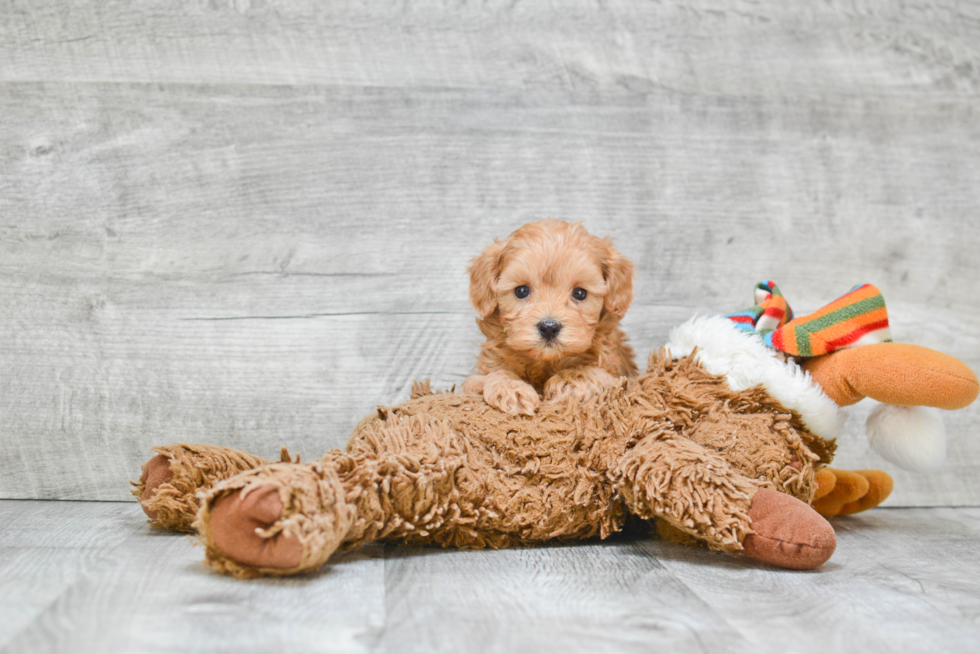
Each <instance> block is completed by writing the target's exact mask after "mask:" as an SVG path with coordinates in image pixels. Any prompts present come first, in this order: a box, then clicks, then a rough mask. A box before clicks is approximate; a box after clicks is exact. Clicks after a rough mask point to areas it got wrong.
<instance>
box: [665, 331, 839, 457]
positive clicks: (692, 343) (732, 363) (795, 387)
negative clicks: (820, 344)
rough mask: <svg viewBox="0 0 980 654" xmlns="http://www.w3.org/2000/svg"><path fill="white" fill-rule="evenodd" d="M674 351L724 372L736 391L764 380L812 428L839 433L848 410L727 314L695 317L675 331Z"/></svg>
mask: <svg viewBox="0 0 980 654" xmlns="http://www.w3.org/2000/svg"><path fill="white" fill-rule="evenodd" d="M666 347H667V349H668V350H670V353H671V356H672V357H674V358H679V357H683V356H687V355H688V354H690V353H691V352H693V351H694V348H695V347H696V348H697V349H698V353H697V356H696V357H695V359H696V360H697V362H698V363H700V364H701V365H702V366H703V367H704V369H705V370H707V371H708V372H710V373H712V374H714V375H724V376H725V377H727V378H728V385H729V386H730V387H731V389H732V390H734V391H743V390H745V389H747V388H752V387H753V386H758V385H760V384H761V385H762V387H763V388H765V389H766V391H768V392H769V394H770V395H772V396H773V397H774V398H776V399H777V400H779V402H780V403H781V404H782V405H783V406H785V407H786V408H788V409H792V410H794V411H796V412H797V413H799V414H800V416H801V417H802V418H803V422H804V423H805V424H806V426H807V429H809V430H810V431H811V432H813V433H814V434H816V435H817V436H821V437H823V438H836V437H837V436H838V435H839V434H840V432H841V429H842V428H843V426H844V421H845V420H846V417H847V416H846V414H845V413H844V412H843V411H842V410H841V409H840V407H838V406H837V404H836V403H835V402H834V401H833V400H831V399H830V398H829V397H828V396H827V395H826V393H824V392H823V389H821V388H820V385H819V384H817V383H816V382H815V381H813V379H811V378H810V375H809V374H808V373H807V372H805V371H804V370H803V369H802V368H800V367H799V366H798V365H796V364H795V363H787V362H785V361H783V360H782V359H780V358H779V357H777V356H776V354H775V352H774V351H773V350H772V349H770V348H768V347H766V346H765V345H764V344H763V343H762V341H761V340H759V338H758V337H756V336H754V335H752V334H751V333H749V332H744V331H742V330H740V329H738V328H737V327H735V326H734V325H733V324H732V322H731V321H730V320H728V319H727V318H723V317H721V316H707V317H695V318H692V319H691V320H688V321H687V322H685V323H684V324H683V325H679V326H678V327H675V328H674V329H672V330H671V332H670V342H668V343H667V345H666Z"/></svg>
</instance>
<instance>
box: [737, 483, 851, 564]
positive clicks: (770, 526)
mask: <svg viewBox="0 0 980 654" xmlns="http://www.w3.org/2000/svg"><path fill="white" fill-rule="evenodd" d="M749 518H750V519H751V525H750V526H751V527H752V529H753V530H754V531H755V533H754V534H749V535H748V536H746V537H745V540H744V541H742V547H743V548H744V549H743V552H744V553H745V555H746V556H750V557H752V558H753V559H758V560H759V561H763V562H765V563H770V564H772V565H776V566H779V567H781V568H791V569H793V570H812V569H813V568H816V567H818V566H820V565H823V564H824V563H826V562H827V560H828V559H830V557H831V556H832V555H833V553H834V550H835V549H836V548H837V536H836V535H835V534H834V528H833V527H831V526H830V523H829V522H827V521H826V520H824V519H823V518H822V517H820V515H819V514H818V513H817V512H816V511H814V510H813V508H811V507H810V506H809V505H808V504H806V503H805V502H802V501H800V500H798V499H796V498H795V497H793V496H791V495H786V494H785V493H780V492H779V491H775V490H772V489H770V488H762V489H759V490H758V491H757V492H756V494H755V495H753V496H752V505H751V506H750V507H749Z"/></svg>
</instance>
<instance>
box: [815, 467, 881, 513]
mask: <svg viewBox="0 0 980 654" xmlns="http://www.w3.org/2000/svg"><path fill="white" fill-rule="evenodd" d="M893 486H894V482H893V481H892V478H891V475H889V474H888V473H887V472H883V471H881V470H854V471H851V470H838V469H836V468H823V469H822V470H820V471H819V472H818V473H817V492H816V494H815V495H814V498H813V508H814V509H816V511H817V513H819V514H820V515H822V516H824V517H825V518H830V517H833V516H838V515H850V514H852V513H858V512H860V511H867V510H868V509H873V508H874V507H876V506H878V505H879V504H881V503H882V502H884V501H885V500H886V499H887V498H888V496H889V495H890V494H891V492H892V488H893Z"/></svg>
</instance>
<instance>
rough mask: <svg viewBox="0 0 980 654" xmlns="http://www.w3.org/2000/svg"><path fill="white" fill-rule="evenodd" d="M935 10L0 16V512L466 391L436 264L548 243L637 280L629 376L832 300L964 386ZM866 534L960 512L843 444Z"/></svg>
mask: <svg viewBox="0 0 980 654" xmlns="http://www.w3.org/2000/svg"><path fill="white" fill-rule="evenodd" d="M978 6H980V5H977V4H976V3H959V2H952V1H949V2H935V3H931V4H930V5H929V7H928V8H924V7H918V6H902V5H897V4H895V3H889V2H885V1H883V0H882V1H880V2H879V1H875V2H869V3H847V2H831V3H824V4H821V5H820V6H819V7H816V6H815V7H810V8H808V9H807V10H806V11H800V10H798V9H797V8H795V7H789V6H787V5H785V4H784V3H779V2H776V1H775V0H766V1H763V2H752V3H750V2H737V3H727V2H726V3H722V2H708V1H706V0H700V1H698V2H693V3H673V2H661V3H645V4H638V3H621V2H614V3H601V4H592V3H587V2H579V3H571V4H564V3H563V4H562V6H561V7H558V6H551V5H546V4H545V3H535V2H532V3H525V4H519V5H511V4H506V5H505V4H497V3H472V4H471V3H464V4H463V5H462V6H459V7H457V6H455V5H454V6H453V7H452V8H449V7H447V6H443V5H442V4H441V3H433V4H431V5H427V6H425V7H415V8H413V9H409V8H408V7H407V6H403V5H401V4H396V3H385V2H381V3H370V8H364V7H361V6H359V4H357V3H352V4H350V5H345V4H343V3H291V2H277V1H267V2H257V1H256V2H247V1H243V0H236V1H235V2H217V1H216V2H208V3H197V4H194V3H174V2H164V1H154V2H148V1H141V2H136V3H116V2H104V3H103V2H100V3H95V2H89V3H86V2H81V3H72V4H71V5H66V4H63V3H58V2H48V1H46V0H45V1H38V2H8V3H3V4H2V5H0V282H2V283H0V308H2V311H0V333H2V334H3V337H4V348H3V349H2V351H0V366H2V370H3V373H4V374H3V375H0V416H2V423H0V424H2V427H0V429H2V431H0V434H2V438H0V497H10V498H65V499H73V498H74V499H125V498H126V491H127V484H126V480H127V479H130V478H133V477H134V476H135V475H136V474H137V471H138V465H139V463H141V462H142V461H143V460H145V459H146V458H147V457H148V455H149V452H148V448H149V447H150V446H152V445H154V444H159V443H163V442H171V441H178V440H196V441H208V442H214V443H218V444H223V445H235V446H238V447H241V448H243V449H247V450H250V451H253V452H255V453H256V454H261V455H264V456H274V455H275V453H276V452H278V449H279V446H280V445H283V444H285V445H287V446H289V447H290V449H292V450H294V451H300V452H302V453H303V454H304V455H305V456H307V457H311V456H318V455H319V454H320V453H322V452H323V451H324V450H325V449H327V448H329V447H337V446H341V445H342V444H343V443H344V442H345V440H346V437H347V434H348V433H349V431H350V429H351V427H352V426H353V425H354V424H355V422H356V421H357V420H358V419H359V418H360V417H361V416H363V415H365V414H366V413H368V412H369V411H371V410H373V408H374V406H375V405H376V404H379V403H383V404H391V403H394V402H397V401H400V400H402V399H405V398H406V397H407V394H408V388H409V386H410V382H411V381H412V380H413V379H417V378H424V377H430V378H432V380H433V383H434V385H436V386H437V387H446V386H450V385H451V384H453V383H458V382H459V381H461V380H462V379H463V378H465V376H466V374H467V372H468V371H469V369H470V367H471V365H472V363H473V356H474V355H475V353H476V349H477V345H478V343H479V335H478V333H477V330H476V329H475V326H474V325H473V317H472V312H471V310H470V309H469V307H468V305H467V301H466V278H465V268H466V264H467V261H468V260H469V259H470V258H471V257H472V256H473V255H474V254H475V253H476V252H477V251H478V250H479V248H481V247H482V246H483V245H484V244H485V243H487V242H488V241H489V240H490V239H491V238H492V237H494V236H502V235H505V234H506V233H508V232H510V231H511V230H513V229H514V228H516V227H517V226H519V225H520V224H522V223H523V222H526V221H528V220H535V219H539V218H543V217H545V216H553V217H559V218H565V219H569V220H585V221H586V225H587V226H588V227H589V228H590V229H591V230H592V231H594V232H596V233H599V234H610V235H611V236H613V238H614V240H615V241H616V242H617V244H618V245H619V247H620V248H621V249H622V250H623V251H624V252H625V253H626V254H627V255H628V256H630V257H631V258H632V259H633V260H634V261H635V263H636V264H637V267H638V271H639V273H638V279H637V296H636V301H635V303H634V306H633V307H632V309H631V310H630V313H629V314H628V315H627V319H626V323H625V326H626V329H627V331H628V333H630V334H631V336H632V338H633V341H634V343H635V345H636V349H637V350H638V351H639V352H641V357H642V356H643V355H644V354H645V353H646V352H648V351H650V350H651V349H654V348H656V347H658V346H659V345H660V344H662V343H663V342H664V341H665V340H666V337H667V332H668V330H669V328H670V327H671V326H673V325H675V324H677V323H679V322H681V321H683V320H685V319H686V318H688V317H689V316H690V315H691V314H692V313H694V312H695V311H701V312H725V311H731V310H735V309H740V308H743V307H744V306H747V305H748V304H750V302H751V288H752V285H753V284H754V283H755V282H756V281H757V280H759V279H763V278H769V279H774V280H776V281H777V282H778V283H779V284H780V285H781V287H782V288H783V290H784V292H785V293H786V295H787V297H788V298H789V300H790V301H791V303H792V304H793V306H794V308H795V309H796V310H797V312H798V313H805V312H807V311H809V310H813V309H815V308H817V307H819V306H820V305H822V304H823V303H825V302H827V301H829V300H831V299H833V298H835V297H837V296H838V295H840V294H842V293H843V292H845V291H846V290H847V289H848V288H850V287H851V286H852V285H854V284H856V283H859V282H865V281H867V282H872V283H875V284H877V285H878V286H879V287H880V288H882V290H883V291H884V293H885V297H886V299H887V301H888V303H889V308H890V312H891V315H892V323H893V333H894V335H895V337H896V338H897V339H899V340H905V341H912V342H917V343H920V344H922V345H926V346H930V347H934V348H937V349H941V350H944V351H947V352H949V353H951V354H953V355H955V356H958V357H960V358H962V359H963V360H964V361H966V362H967V363H968V364H969V365H971V366H972V367H973V368H974V369H977V368H980V336H978V334H980V289H978V287H977V284H976V280H977V278H978V275H980V264H978V263H977V259H976V257H975V252H976V249H977V247H978V245H980V220H978V216H980V185H978V184H977V183H976V182H977V180H978V179H980V129H978V127H977V126H978V125H980V105H978V104H977V102H976V97H977V91H978V89H980V74H978V72H977V71H978V70H980V9H978ZM867 410H868V409H865V408H858V410H857V411H855V414H856V417H855V419H854V420H852V423H851V426H850V428H849V432H848V434H847V436H846V437H845V438H844V439H842V447H841V450H840V454H839V459H838V464H839V465H841V466H844V467H882V468H885V469H887V470H889V472H893V473H895V476H896V481H897V483H896V491H895V494H894V496H893V498H892V499H891V500H889V502H890V503H891V504H895V505H935V504H944V505H945V504H950V505H971V504H977V503H978V501H980V480H978V479H977V477H976V475H975V474H974V473H973V464H972V462H973V461H977V460H980V442H978V440H977V439H976V438H975V436H974V434H976V432H977V429H978V426H980V409H978V408H976V407H971V408H970V409H967V410H965V411H961V412H957V413H954V414H950V415H949V416H947V418H948V420H947V426H948V429H949V432H950V439H951V443H950V450H949V461H950V463H949V464H948V465H947V467H946V468H945V469H944V470H943V471H942V472H940V473H938V474H935V475H909V474H905V473H901V472H899V471H895V470H894V469H893V468H891V467H889V466H888V465H886V464H883V463H882V462H881V461H880V460H879V459H877V458H875V457H874V456H873V455H872V454H871V453H870V452H868V450H867V446H866V443H865V439H864V438H863V436H862V435H861V434H862V432H863V418H862V416H863V415H864V414H866V413H867Z"/></svg>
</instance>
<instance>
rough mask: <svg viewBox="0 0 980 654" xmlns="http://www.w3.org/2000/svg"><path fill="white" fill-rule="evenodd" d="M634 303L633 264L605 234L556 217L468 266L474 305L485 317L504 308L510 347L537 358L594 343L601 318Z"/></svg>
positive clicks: (573, 351)
mask: <svg viewBox="0 0 980 654" xmlns="http://www.w3.org/2000/svg"><path fill="white" fill-rule="evenodd" d="M632 301H633V264H632V263H631V262H630V261H629V260H628V259H627V258H626V257H624V256H623V255H621V254H620V253H619V252H617V251H616V250H615V249H613V247H612V243H611V242H610V241H609V239H608V238H605V239H600V238H597V237H595V236H592V235H590V234H589V233H588V232H587V231H585V228H583V227H582V226H581V225H572V224H569V223H566V222H562V221H559V220H552V219H548V220H544V221H541V222H537V223H528V224H527V225H524V226H523V227H521V228H520V229H518V230H517V231H516V232H514V233H513V234H511V235H510V236H508V237H507V238H506V239H504V240H502V241H494V242H493V244H492V245H490V246H489V247H488V248H487V249H486V250H484V251H483V252H482V253H481V254H480V255H479V256H478V257H476V258H475V259H474V260H473V262H472V264H471V265H470V302H471V303H472V304H473V307H474V308H475V309H476V312H477V313H478V314H479V316H480V318H481V319H482V320H486V319H487V318H489V317H491V316H492V315H493V314H494V312H498V313H499V319H500V325H501V328H502V330H503V338H504V341H505V344H506V345H507V347H509V348H510V349H512V350H514V351H516V352H520V353H523V354H524V355H525V356H527V357H529V358H531V359H535V360H538V361H557V360H558V359H562V358H564V357H566V356H569V355H571V354H579V353H582V352H585V351H586V350H588V349H589V348H590V347H591V346H592V339H593V336H594V335H595V330H596V326H597V325H598V324H599V321H600V319H601V318H602V317H603V316H604V315H611V316H614V317H615V318H617V319H618V318H622V317H623V314H625V313H626V309H628V308H629V305H630V302H632Z"/></svg>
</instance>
